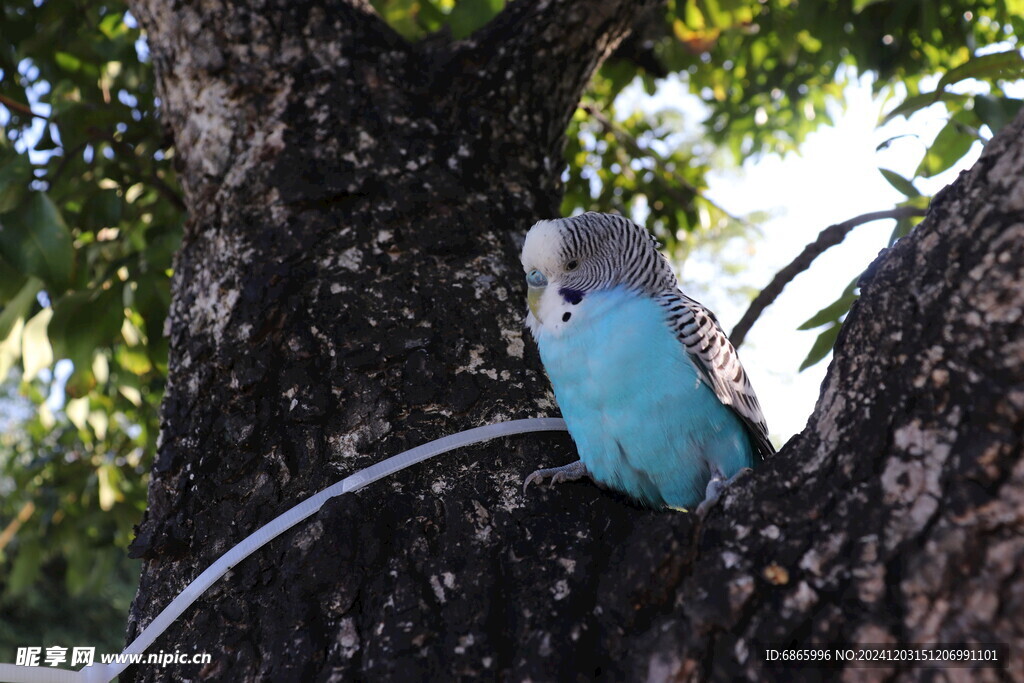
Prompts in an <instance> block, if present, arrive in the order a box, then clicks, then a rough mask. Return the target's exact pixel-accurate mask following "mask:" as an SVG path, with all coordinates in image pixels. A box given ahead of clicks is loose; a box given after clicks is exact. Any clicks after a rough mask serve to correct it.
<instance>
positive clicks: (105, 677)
mask: <svg viewBox="0 0 1024 683" xmlns="http://www.w3.org/2000/svg"><path fill="white" fill-rule="evenodd" d="M565 429H566V426H565V421H564V420H562V419H561V418H557V417H534V418H529V419H526V420H510V421H508V422H499V423H497V424H491V425H485V426H483V427H475V428H473V429H467V430H466V431H464V432H459V433H458V434H452V435H450V436H445V437H443V438H440V439H437V440H435V441H431V442H429V443H425V444H423V445H422V446H417V447H416V448H413V449H411V450H408V451H405V452H403V453H399V454H398V455H395V456H392V457H390V458H388V459H386V460H382V461H381V462H379V463H377V464H375V465H370V466H369V467H367V468H366V469H362V470H359V471H358V472H356V473H355V474H352V475H349V476H347V477H345V478H344V479H342V480H341V481H339V482H337V483H335V484H333V485H331V486H328V487H327V488H325V489H324V490H322V491H320V492H319V493H317V494H314V495H312V496H310V497H309V498H307V499H306V500H304V501H302V502H301V503H299V504H298V505H296V506H295V507H293V508H291V509H290V510H287V511H286V512H284V513H283V514H281V515H279V516H278V517H275V518H274V519H272V520H271V521H269V522H267V523H266V524H264V525H263V526H261V527H260V528H259V529H257V530H256V531H254V532H253V533H251V534H249V535H248V536H247V537H246V538H244V539H243V540H242V541H241V542H239V543H238V544H237V545H236V546H235V547H233V548H232V549H231V550H229V551H227V552H226V553H224V554H223V555H221V556H220V557H219V558H217V560H216V561H215V562H214V563H213V564H211V565H210V566H209V567H207V568H206V570H205V571H203V573H202V574H200V575H199V576H197V577H196V578H195V579H193V580H192V583H190V584H189V585H187V586H185V590H183V591H181V593H179V594H178V595H177V596H176V597H175V598H174V599H173V600H171V602H170V604H169V605H167V607H164V609H163V611H162V612H160V614H158V615H157V616H156V618H155V619H154V620H153V621H151V622H150V623H149V625H148V626H146V628H145V629H143V631H142V633H140V634H139V636H138V637H137V638H136V639H135V640H133V641H132V643H131V644H130V645H129V646H128V647H126V648H125V650H124V652H122V653H121V654H122V655H123V656H124V657H123V658H125V659H127V658H128V657H127V656H129V655H141V654H142V653H143V652H144V651H145V650H146V648H148V647H149V646H150V645H152V644H153V641H155V640H156V639H157V638H158V637H159V636H160V634H162V633H163V632H164V631H165V630H166V629H167V627H168V626H170V625H171V623H173V622H174V620H175V619H177V618H178V617H179V616H181V613H182V612H184V611H185V610H186V609H188V607H189V606H190V605H191V604H192V603H193V602H195V601H196V600H197V599H198V598H199V596H200V595H202V594H203V593H204V592H206V590H207V589H208V588H209V587H210V586H212V585H213V584H214V583H216V582H217V579H219V578H220V577H222V576H224V574H226V573H227V572H228V570H230V569H231V568H232V567H234V566H235V565H236V564H238V563H239V562H241V561H242V560H244V559H245V558H247V557H249V555H252V554H253V553H254V552H256V551H257V550H259V549H260V548H262V547H263V546H264V545H266V544H267V543H269V542H270V541H272V540H273V539H274V538H276V537H277V536H279V535H280V534H282V533H284V532H285V531H287V530H288V529H291V528H292V527H293V526H295V525H296V524H298V523H299V522H301V521H302V520H304V519H306V518H307V517H309V516H310V515H312V514H314V513H316V512H317V511H318V510H319V509H320V508H321V507H323V505H324V503H326V502H327V501H328V500H330V499H331V498H334V497H335V496H340V495H342V494H345V493H349V492H351V491H355V490H357V489H360V488H362V487H363V486H366V485H367V484H371V483H373V482H375V481H377V480H378V479H382V478H384V477H386V476H388V475H389V474H394V473H395V472H398V471H399V470H402V469H405V468H406V467H409V466H410V465H415V464H416V463H418V462H422V461H423V460H426V459H428V458H432V457H434V456H435V455H440V454H441V453H447V452H448V451H451V450H455V449H456V448H462V447H463V446H471V445H473V444H476V443H480V442H482V441H490V440H491V439H496V438H498V437H501V436H511V435H513V434H525V433H527V432H554V431H564V430H565ZM128 666H129V663H128V662H122V663H118V664H102V663H96V664H92V665H90V666H87V667H85V668H83V669H82V670H81V671H69V670H67V669H58V668H55V667H49V666H17V665H14V664H0V681H9V682H10V683H37V682H40V683H42V682H51V681H52V682H54V683H63V682H64V681H76V682H82V681H88V682H90V683H100V682H102V683H106V682H107V681H110V680H113V679H114V678H115V677H116V676H117V675H118V674H120V673H121V672H122V671H124V670H125V669H127V668H128Z"/></svg>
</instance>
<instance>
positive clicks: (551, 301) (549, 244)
mask: <svg viewBox="0 0 1024 683" xmlns="http://www.w3.org/2000/svg"><path fill="white" fill-rule="evenodd" d="M521 260H522V262H523V269H524V270H525V271H526V284H527V288H528V289H527V302H528V303H529V306H530V315H529V316H528V317H527V324H529V325H530V327H531V329H534V330H536V329H537V325H542V326H545V327H546V328H548V329H551V328H560V327H562V326H564V325H565V324H566V323H568V322H569V321H570V320H571V318H572V315H573V313H574V310H573V309H574V307H575V306H578V305H579V304H580V303H581V302H582V301H583V300H584V299H585V298H586V297H587V295H588V294H591V293H593V292H597V291H601V290H605V289H611V288H613V287H618V286H623V287H627V288H629V289H635V290H637V291H640V292H647V293H650V294H655V293H657V292H659V291H663V290H665V289H673V288H675V286H676V279H675V275H674V274H673V273H672V267H671V266H670V265H669V263H668V261H667V260H666V259H665V257H664V256H662V255H661V253H660V252H659V251H658V243H657V241H656V240H655V239H654V237H653V236H652V235H651V234H650V233H649V232H647V231H646V230H645V229H643V228H641V227H640V226H638V225H637V224H635V223H633V222H632V221H630V220H628V219H626V218H623V217H622V216H615V215H611V214H604V213H584V214H580V215H579V216H573V217H572V218H556V219H554V220H548V221H539V222H538V223H537V224H536V225H534V226H533V227H532V228H530V232H529V233H527V235H526V242H525V244H523V253H522V256H521Z"/></svg>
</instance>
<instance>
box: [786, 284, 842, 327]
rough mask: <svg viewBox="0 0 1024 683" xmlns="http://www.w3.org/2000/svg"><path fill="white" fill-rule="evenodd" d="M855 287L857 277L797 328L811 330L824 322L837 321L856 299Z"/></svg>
mask: <svg viewBox="0 0 1024 683" xmlns="http://www.w3.org/2000/svg"><path fill="white" fill-rule="evenodd" d="M856 289H857V278H854V279H853V281H852V282H851V283H850V284H849V285H847V287H846V289H844V290H843V293H842V294H840V295H839V298H838V299H836V300H835V301H833V302H832V303H830V304H829V305H828V306H826V307H825V308H823V309H821V310H820V311H818V312H817V313H815V314H814V315H812V316H811V317H810V318H808V319H807V320H806V321H804V323H803V324H802V325H800V327H798V328H796V329H798V330H813V329H814V328H815V327H821V326H822V325H824V324H826V323H837V322H839V319H840V318H842V317H843V316H844V315H846V313H847V311H849V310H850V306H851V305H852V304H853V302H854V301H856V299H857V295H856V294H854V292H855V291H856Z"/></svg>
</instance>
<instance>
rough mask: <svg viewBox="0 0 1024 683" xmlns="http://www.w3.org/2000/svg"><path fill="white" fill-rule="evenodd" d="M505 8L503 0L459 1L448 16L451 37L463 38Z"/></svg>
mask: <svg viewBox="0 0 1024 683" xmlns="http://www.w3.org/2000/svg"><path fill="white" fill-rule="evenodd" d="M504 7H505V0H460V2H459V3H458V4H457V5H455V9H453V10H452V13H451V14H449V15H448V25H449V26H451V29H452V35H453V36H455V37H456V38H459V39H461V38H465V37H467V36H469V35H470V34H471V33H473V31H475V30H477V29H478V28H480V27H481V26H483V25H484V24H486V23H487V22H488V21H490V20H491V19H493V18H494V16H495V15H496V14H498V12H500V11H501V10H502V8H504Z"/></svg>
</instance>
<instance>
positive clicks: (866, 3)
mask: <svg viewBox="0 0 1024 683" xmlns="http://www.w3.org/2000/svg"><path fill="white" fill-rule="evenodd" d="M881 1H882V0H853V13H854V14H860V13H861V12H863V11H864V9H865V8H866V7H870V6H871V5H874V4H876V3H879V2H881Z"/></svg>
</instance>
